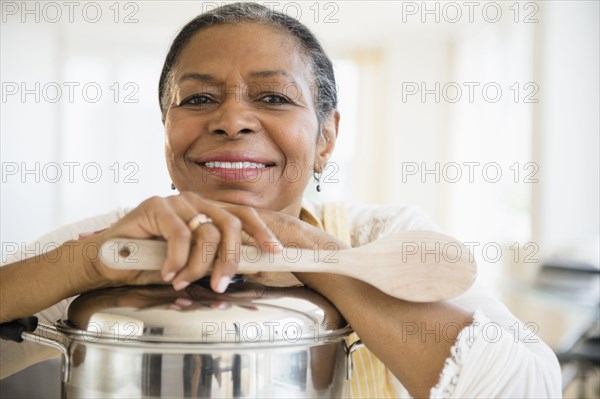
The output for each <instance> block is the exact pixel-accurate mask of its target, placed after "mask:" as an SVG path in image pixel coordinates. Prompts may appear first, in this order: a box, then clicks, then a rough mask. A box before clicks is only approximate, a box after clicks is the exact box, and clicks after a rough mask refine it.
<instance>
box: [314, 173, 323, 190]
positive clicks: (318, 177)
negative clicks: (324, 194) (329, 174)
mask: <svg viewBox="0 0 600 399" xmlns="http://www.w3.org/2000/svg"><path fill="white" fill-rule="evenodd" d="M322 174H323V171H321V172H317V171H316V170H315V171H314V172H313V180H314V182H315V183H317V192H319V193H320V192H321V175H322Z"/></svg>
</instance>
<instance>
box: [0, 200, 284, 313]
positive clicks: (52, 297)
mask: <svg viewBox="0 0 600 399" xmlns="http://www.w3.org/2000/svg"><path fill="white" fill-rule="evenodd" d="M198 213H204V214H206V215H208V216H209V217H210V218H211V219H212V223H208V224H205V225H203V226H201V227H199V228H197V229H196V230H195V231H191V230H190V228H189V226H188V225H187V223H188V221H189V220H190V219H191V218H193V217H194V216H195V215H197V214H198ZM242 229H243V230H244V231H246V232H247V233H248V234H249V235H250V236H251V237H252V238H253V239H254V241H256V242H257V243H259V245H260V246H261V248H262V249H264V250H266V251H277V250H279V248H278V247H277V246H276V245H273V244H278V242H277V238H276V237H275V236H274V235H273V233H272V232H271V231H270V230H269V229H268V227H267V226H266V225H265V223H264V221H263V220H262V219H260V217H259V216H258V214H257V213H256V211H255V210H254V209H252V208H249V207H244V206H236V205H227V204H218V203H215V202H214V201H207V200H204V199H202V198H201V197H199V196H198V195H196V194H194V193H190V192H186V193H182V194H180V195H175V196H171V197H167V198H161V197H153V198H150V199H148V200H146V201H144V202H143V203H141V204H140V205H139V206H138V207H137V208H135V209H134V210H132V211H131V212H129V213H128V214H127V215H125V216H124V217H123V218H122V219H120V220H119V221H117V222H116V223H114V224H113V225H112V226H110V227H109V228H107V229H105V230H103V231H101V232H99V233H98V234H95V235H92V236H90V237H88V238H86V239H83V240H76V241H67V242H65V243H62V245H60V247H58V248H56V249H54V250H53V251H51V252H48V253H45V254H40V255H38V256H33V257H30V258H27V259H23V260H21V261H18V262H15V263H12V264H9V265H6V266H3V267H1V268H0V322H6V321H10V320H14V319H16V318H20V317H25V316H30V315H31V314H34V313H37V312H39V311H41V310H43V309H46V308H48V307H50V306H52V305H54V304H56V303H58V302H59V301H60V300H62V299H65V298H68V297H71V296H73V295H77V294H80V293H82V292H86V291H90V290H93V289H97V288H102V287H108V286H118V285H147V284H172V285H173V287H174V288H175V289H176V290H182V289H184V288H185V287H187V285H189V284H190V282H192V281H195V280H197V279H199V278H201V277H203V276H204V275H205V274H206V272H207V271H208V269H209V267H211V266H213V272H212V277H211V285H212V288H213V289H214V290H215V291H218V292H223V291H224V290H225V289H226V288H227V285H228V283H229V281H230V278H231V276H233V275H234V274H235V271H236V270H237V261H238V260H239V257H235V256H228V254H230V253H231V252H232V250H235V248H239V245H240V243H241V242H242ZM116 237H128V238H154V237H160V238H163V239H165V240H166V241H167V243H168V253H167V259H166V260H165V263H164V265H163V267H162V269H161V271H160V272H159V271H139V270H137V271H136V270H113V269H110V268H108V267H106V266H105V265H103V264H102V262H100V260H99V257H98V251H99V248H100V247H101V245H102V244H103V243H104V242H105V241H107V240H109V239H112V238H116ZM205 244H209V245H211V246H212V247H216V248H218V250H217V251H214V252H212V253H211V254H210V256H209V255H206V254H202V252H201V251H202V248H204V247H205ZM203 255H204V256H203Z"/></svg>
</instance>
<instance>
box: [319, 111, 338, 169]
mask: <svg viewBox="0 0 600 399" xmlns="http://www.w3.org/2000/svg"><path fill="white" fill-rule="evenodd" d="M339 124H340V113H339V112H337V111H332V112H331V113H330V114H329V116H328V117H327V118H326V119H325V120H324V121H323V124H322V126H321V132H320V134H319V138H318V140H317V151H316V153H315V170H316V171H317V172H320V171H323V169H324V168H325V164H327V161H328V160H329V157H330V156H331V153H332V152H333V149H334V148H335V141H336V140H337V136H338V128H339Z"/></svg>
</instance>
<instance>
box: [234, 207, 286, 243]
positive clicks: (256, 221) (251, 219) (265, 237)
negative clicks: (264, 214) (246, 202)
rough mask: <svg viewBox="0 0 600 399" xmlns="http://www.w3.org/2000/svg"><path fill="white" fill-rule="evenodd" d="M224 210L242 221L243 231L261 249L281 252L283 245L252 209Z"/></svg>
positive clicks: (236, 208) (235, 208)
mask: <svg viewBox="0 0 600 399" xmlns="http://www.w3.org/2000/svg"><path fill="white" fill-rule="evenodd" d="M226 209H227V210H228V211H229V212H230V213H232V214H234V215H235V216H237V217H238V218H239V219H240V220H241V221H242V225H243V229H244V231H245V232H246V233H248V235H250V236H251V237H252V238H253V239H254V241H255V242H256V243H257V244H258V245H259V246H260V248H261V249H263V250H267V251H269V252H275V253H277V252H281V250H282V249H283V245H282V244H281V243H280V242H279V240H278V239H277V237H276V236H275V234H274V233H273V232H272V231H271V229H269V227H268V226H267V224H266V223H265V222H264V221H263V220H262V219H261V217H260V216H259V215H258V213H257V212H256V211H255V210H254V208H249V207H230V208H226ZM244 241H246V240H244Z"/></svg>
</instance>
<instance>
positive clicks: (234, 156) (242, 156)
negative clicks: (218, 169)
mask: <svg viewBox="0 0 600 399" xmlns="http://www.w3.org/2000/svg"><path fill="white" fill-rule="evenodd" d="M194 162H196V163H200V164H205V163H207V162H253V163H261V164H265V165H275V164H276V162H273V161H272V160H270V159H268V158H266V157H264V156H262V155H259V154H253V153H248V152H220V153H216V152H215V153H209V154H203V155H202V156H200V157H198V158H197V159H194Z"/></svg>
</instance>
